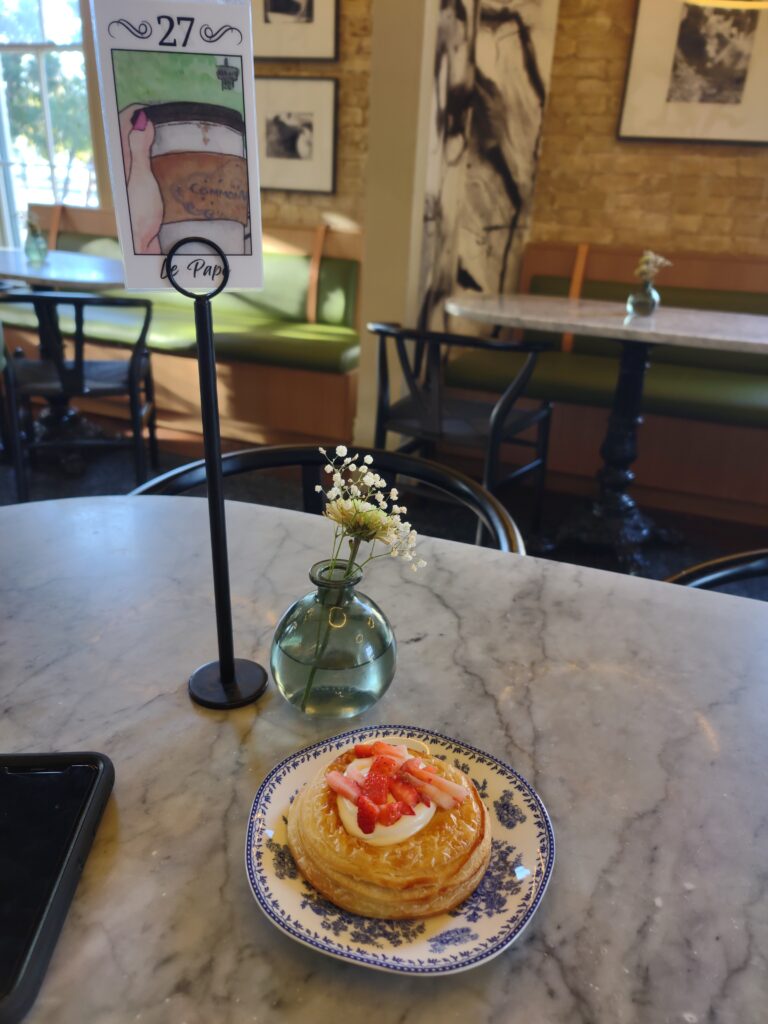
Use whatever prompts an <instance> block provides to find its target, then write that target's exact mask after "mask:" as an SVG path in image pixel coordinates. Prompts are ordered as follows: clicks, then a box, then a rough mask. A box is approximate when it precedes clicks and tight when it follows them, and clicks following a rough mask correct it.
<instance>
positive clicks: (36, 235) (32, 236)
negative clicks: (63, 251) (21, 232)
mask: <svg viewBox="0 0 768 1024" xmlns="http://www.w3.org/2000/svg"><path fill="white" fill-rule="evenodd" d="M24 255H25V256H26V257H27V260H28V261H29V263H30V265H31V266H35V267H39V266H41V265H42V264H43V263H45V261H46V259H47V257H48V243H47V242H46V240H45V237H44V235H43V234H42V233H41V231H40V229H39V228H36V227H33V226H32V225H30V227H29V229H28V231H27V240H26V242H25V243H24Z"/></svg>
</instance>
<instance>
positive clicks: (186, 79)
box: [91, 0, 262, 291]
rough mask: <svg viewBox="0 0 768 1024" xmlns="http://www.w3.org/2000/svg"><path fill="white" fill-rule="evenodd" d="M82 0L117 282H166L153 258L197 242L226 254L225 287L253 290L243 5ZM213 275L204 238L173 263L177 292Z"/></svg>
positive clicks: (248, 44)
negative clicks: (91, 44) (87, 4)
mask: <svg viewBox="0 0 768 1024" xmlns="http://www.w3.org/2000/svg"><path fill="white" fill-rule="evenodd" d="M91 3H92V15H93V20H94V37H95V40H96V51H97V57H98V63H99V79H100V85H101V100H102V110H103V116H104V126H105V130H106V137H107V148H108V155H109V168H110V178H111V181H112V194H113V196H114V203H115V214H116V217H117V227H118V232H119V235H120V244H121V245H122V249H123V260H124V262H125V282H126V287H128V288H141V289H161V288H162V289H165V288H169V287H171V285H170V283H169V281H168V280H167V278H166V275H165V268H164V263H165V254H166V253H167V252H168V251H169V250H170V249H171V247H172V246H173V245H175V244H176V243H177V242H179V241H180V240H181V239H183V238H190V237H199V238H205V239H210V240H211V242H215V243H216V244H217V245H218V246H219V248H221V249H222V250H223V251H224V253H226V256H227V259H228V261H229V265H230V279H229V283H230V285H232V286H234V287H237V288H260V287H261V284H262V263H261V218H260V212H259V172H258V136H257V130H256V101H255V97H254V83H253V36H252V34H251V8H250V4H249V3H225V4H222V3H207V4H205V3H199V4H196V3H190V4H187V3H179V2H178V0H170V2H163V0H155V2H151V0H132V2H131V3H129V4H126V3H125V0H91ZM180 12H181V13H180ZM222 273H223V270H222V266H221V260H220V259H219V257H218V256H217V255H216V254H215V253H214V252H213V251H211V250H210V249H209V248H208V247H207V246H205V245H200V244H194V243H190V244H189V245H187V246H183V247H182V248H181V249H180V250H179V251H178V252H177V254H176V255H175V256H174V258H173V274H174V278H175V280H176V281H178V283H179V284H180V285H182V286H183V287H185V288H191V289H193V290H194V289H196V288H200V289H204V290H206V291H210V290H211V289H212V288H214V287H215V286H216V285H217V284H218V283H220V281H221V275H222Z"/></svg>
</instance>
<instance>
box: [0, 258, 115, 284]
mask: <svg viewBox="0 0 768 1024" xmlns="http://www.w3.org/2000/svg"><path fill="white" fill-rule="evenodd" d="M2 278H6V279H9V280H15V281H26V282H27V284H29V285H34V286H35V287H41V286H42V287H49V288H70V289H83V290H85V291H99V290H101V289H102V288H119V287H121V286H122V284H123V281H124V277H123V264H122V262H121V261H120V260H111V259H107V258H106V257H104V256H92V255H91V254H90V253H84V252H65V251H64V250H61V249H50V250H49V251H48V255H47V256H46V258H45V262H44V263H30V261H29V260H28V259H27V257H26V255H25V254H24V251H23V250H22V249H0V279H2Z"/></svg>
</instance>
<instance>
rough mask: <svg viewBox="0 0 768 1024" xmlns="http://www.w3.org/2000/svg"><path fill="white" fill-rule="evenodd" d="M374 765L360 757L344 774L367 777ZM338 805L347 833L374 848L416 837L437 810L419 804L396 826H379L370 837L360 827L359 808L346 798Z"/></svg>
mask: <svg viewBox="0 0 768 1024" xmlns="http://www.w3.org/2000/svg"><path fill="white" fill-rule="evenodd" d="M372 764H373V758H372V757H359V758H357V759H356V760H354V761H352V762H351V764H349V765H348V766H347V769H346V771H345V772H344V774H345V775H348V774H349V770H350V768H351V769H353V770H357V771H358V772H359V773H360V774H361V775H363V776H365V775H367V774H368V772H369V770H370V767H371V765H372ZM389 799H390V800H391V799H392V797H391V796H390V798H389ZM336 804H337V806H338V808H339V817H340V818H341V823H342V825H343V826H344V828H345V829H346V831H347V832H348V833H349V834H350V835H351V836H355V837H356V838H357V839H364V840H365V841H366V843H370V844H371V845H372V846H393V845H394V844H395V843H402V842H403V841H404V840H405V839H410V837H411V836H413V835H416V833H417V832H420V831H421V830H422V829H423V828H424V827H425V826H426V825H428V824H429V822H430V821H431V820H432V818H433V817H434V814H435V810H436V808H435V805H434V804H431V805H430V806H429V807H425V806H424V804H422V803H418V804H416V806H415V807H414V809H413V810H414V813H413V814H404V815H403V816H402V818H400V820H399V821H396V822H395V823H394V825H378V824H377V825H376V827H375V828H374V830H373V832H371V833H370V835H366V834H365V832H363V831H362V829H360V828H359V827H358V824H357V807H355V805H354V804H353V803H352V801H351V800H347V798H346V797H345V796H337V797H336Z"/></svg>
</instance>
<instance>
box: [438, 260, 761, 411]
mask: <svg viewBox="0 0 768 1024" xmlns="http://www.w3.org/2000/svg"><path fill="white" fill-rule="evenodd" d="M575 251H576V247H575V246H555V245H543V244H540V245H532V246H528V248H527V250H526V253H525V256H524V260H523V269H522V273H521V280H520V291H521V292H529V293H531V294H542V295H562V296H566V295H568V293H569V288H570V269H571V267H572V266H573V263H574V258H575ZM637 257H638V253H637V252H636V251H630V250H627V249H617V248H613V247H594V248H593V249H591V250H590V254H589V257H588V261H587V268H586V269H587V272H586V274H585V279H584V282H583V285H582V287H581V296H582V297H583V298H585V299H606V300H612V301H616V302H624V301H625V300H626V297H627V293H628V290H629V287H630V284H631V282H632V280H633V279H632V269H633V266H634V264H635V263H636V261H637ZM670 258H671V259H672V260H673V262H674V266H673V267H671V268H670V269H668V270H665V271H664V273H663V275H662V276H661V277H660V279H659V282H658V288H659V291H660V293H661V296H662V302H663V303H664V304H665V305H668V306H683V307H688V308H694V309H717V310H723V311H729V312H740V313H756V314H760V315H768V260H761V259H758V258H757V257H755V258H754V259H751V258H749V259H747V258H744V257H738V258H729V257H709V256H692V255H685V254H683V255H677V256H675V255H674V254H672V255H671V257H670ZM539 337H541V335H539ZM549 340H550V342H551V344H552V348H553V350H552V351H550V352H545V353H543V354H542V355H541V356H540V357H539V361H538V364H537V367H536V370H535V372H534V374H533V377H532V378H531V381H530V383H529V385H528V389H527V394H529V395H530V396H531V397H533V398H542V399H549V400H551V401H555V402H565V403H569V404H577V405H593V406H610V404H611V400H612V397H613V392H614V388H615V385H616V377H617V373H618V354H619V351H620V349H619V346H618V345H617V344H616V343H615V342H612V341H610V340H607V339H605V338H588V337H576V338H575V339H574V343H573V348H572V351H570V352H566V351H562V350H561V337H560V336H559V335H550V336H549ZM520 365H521V357H520V356H517V355H515V354H513V353H498V354H496V353H493V352H487V351H466V352H462V353H459V354H458V355H457V356H456V357H455V358H454V359H452V360H451V361H450V362H449V364H448V365H447V367H446V382H447V383H448V384H449V385H451V386H453V387H457V388H467V389H474V390H482V391H490V392H496V391H501V390H503V388H504V387H505V386H506V385H507V383H508V382H509V381H510V380H511V379H512V378H513V377H514V376H515V374H516V373H517V372H518V370H519V367H520ZM643 409H644V411H645V412H648V413H660V414H664V415H668V416H676V417H682V418H686V419H696V420H705V421H711V422H716V423H728V424H739V425H742V426H754V427H766V426H768V358H766V357H765V356H762V355H749V354H746V353H725V352H717V351H712V350H711V349H691V348H681V347H676V346H667V345H659V346H656V347H655V348H654V349H652V351H651V366H650V368H649V370H648V373H647V376H646V382H645V391H644V397H643Z"/></svg>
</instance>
